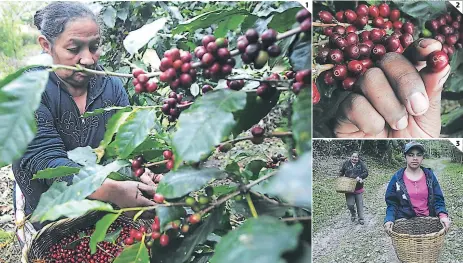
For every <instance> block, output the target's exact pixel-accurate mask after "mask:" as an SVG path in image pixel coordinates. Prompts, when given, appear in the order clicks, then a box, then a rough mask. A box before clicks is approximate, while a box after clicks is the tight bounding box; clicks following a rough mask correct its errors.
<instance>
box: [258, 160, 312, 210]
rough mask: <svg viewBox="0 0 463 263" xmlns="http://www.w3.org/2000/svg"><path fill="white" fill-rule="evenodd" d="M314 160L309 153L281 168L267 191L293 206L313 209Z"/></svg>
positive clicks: (272, 178) (267, 186) (270, 181)
mask: <svg viewBox="0 0 463 263" xmlns="http://www.w3.org/2000/svg"><path fill="white" fill-rule="evenodd" d="M311 166H312V160H311V153H310V152H307V153H305V154H304V155H302V156H300V157H299V158H298V159H297V160H296V161H294V162H288V163H285V164H283V165H282V166H281V168H280V169H279V170H278V172H277V174H276V175H275V176H273V177H271V178H270V179H269V180H268V181H269V182H268V184H267V185H266V186H265V189H266V191H267V192H268V193H270V194H273V195H276V196H278V197H279V198H281V199H282V200H285V201H286V202H288V203H289V204H291V205H295V206H299V207H308V208H310V207H312V197H311V196H312V186H311V184H312V167H311Z"/></svg>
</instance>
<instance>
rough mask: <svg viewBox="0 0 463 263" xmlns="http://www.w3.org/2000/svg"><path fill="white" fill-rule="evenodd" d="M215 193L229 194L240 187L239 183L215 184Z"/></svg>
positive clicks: (219, 194)
mask: <svg viewBox="0 0 463 263" xmlns="http://www.w3.org/2000/svg"><path fill="white" fill-rule="evenodd" d="M213 189H214V195H216V196H222V195H226V194H229V193H231V192H233V191H235V190H237V189H238V184H236V183H228V184H227V185H219V186H214V187H213Z"/></svg>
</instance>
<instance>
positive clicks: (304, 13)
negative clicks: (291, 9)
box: [296, 8, 310, 23]
mask: <svg viewBox="0 0 463 263" xmlns="http://www.w3.org/2000/svg"><path fill="white" fill-rule="evenodd" d="M308 18H310V12H309V10H307V9H304V8H303V9H301V10H300V11H299V12H297V14H296V20H297V22H299V23H302V21H304V20H306V19H308Z"/></svg>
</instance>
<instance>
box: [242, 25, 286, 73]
mask: <svg viewBox="0 0 463 263" xmlns="http://www.w3.org/2000/svg"><path fill="white" fill-rule="evenodd" d="M277 35H278V32H277V31H275V30H274V29H271V28H270V29H267V30H265V31H264V33H262V35H261V37H260V39H259V33H258V32H257V30H255V29H254V28H251V29H248V30H247V31H246V34H245V35H244V36H240V37H239V38H238V42H237V48H238V50H239V51H240V53H241V60H243V63H245V64H251V63H254V68H256V69H261V68H263V67H264V66H265V64H266V63H267V61H268V59H269V56H270V57H278V56H279V55H280V54H281V48H280V47H279V46H278V45H277V44H275V42H276V41H277Z"/></svg>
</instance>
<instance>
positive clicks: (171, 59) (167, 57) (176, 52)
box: [159, 48, 196, 91]
mask: <svg viewBox="0 0 463 263" xmlns="http://www.w3.org/2000/svg"><path fill="white" fill-rule="evenodd" d="M192 58H193V56H192V55H191V54H190V52H187V51H183V50H180V49H178V48H173V49H170V50H167V51H166V52H164V57H163V58H162V59H161V66H160V67H159V69H160V70H161V71H162V74H161V75H160V76H159V79H160V80H161V81H162V82H166V83H168V84H169V85H170V89H171V90H173V91H176V90H177V89H178V88H184V89H188V88H189V87H190V86H191V83H193V82H194V81H195V80H196V69H194V68H192V66H191V59H192Z"/></svg>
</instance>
